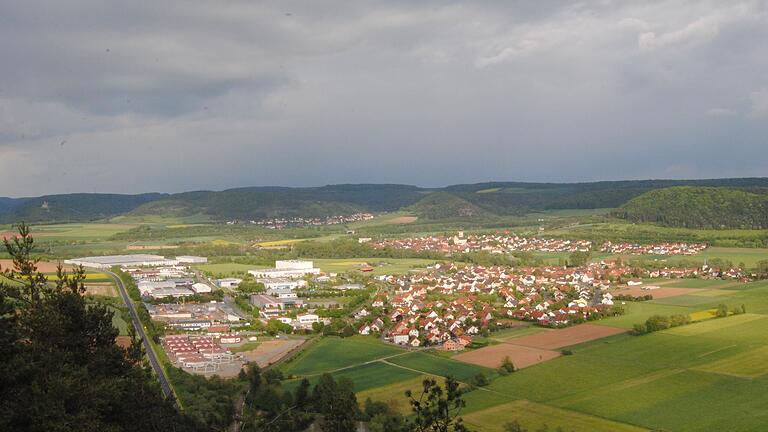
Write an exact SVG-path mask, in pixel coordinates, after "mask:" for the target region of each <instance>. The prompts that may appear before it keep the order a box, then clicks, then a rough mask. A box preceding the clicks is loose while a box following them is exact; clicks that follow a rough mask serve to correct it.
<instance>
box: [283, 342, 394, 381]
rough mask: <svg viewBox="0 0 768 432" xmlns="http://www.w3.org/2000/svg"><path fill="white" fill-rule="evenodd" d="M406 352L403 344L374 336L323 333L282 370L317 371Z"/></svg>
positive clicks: (319, 372) (327, 370)
mask: <svg viewBox="0 0 768 432" xmlns="http://www.w3.org/2000/svg"><path fill="white" fill-rule="evenodd" d="M404 352H405V350H403V349H401V348H397V347H394V346H391V345H385V344H382V343H381V342H379V341H378V340H377V339H374V338H372V337H365V336H353V337H350V338H344V339H341V338H337V337H324V338H322V339H321V340H319V341H318V342H317V343H315V344H313V345H312V346H310V347H309V348H307V350H306V351H304V352H303V353H301V355H300V356H299V357H298V358H296V359H294V360H292V361H291V362H290V363H287V364H286V365H285V366H284V367H283V370H284V371H285V372H286V373H289V374H294V375H316V374H321V373H323V372H331V371H334V370H337V369H340V368H345V367H350V366H355V365H359V364H362V363H365V362H370V361H374V360H376V359H380V358H383V357H389V356H393V355H397V354H401V353H404Z"/></svg>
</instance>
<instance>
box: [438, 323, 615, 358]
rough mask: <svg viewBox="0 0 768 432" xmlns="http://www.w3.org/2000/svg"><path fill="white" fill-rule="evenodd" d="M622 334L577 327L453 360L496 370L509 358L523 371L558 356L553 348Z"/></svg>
mask: <svg viewBox="0 0 768 432" xmlns="http://www.w3.org/2000/svg"><path fill="white" fill-rule="evenodd" d="M625 331H626V330H624V329H619V328H613V327H605V326H597V325H592V324H580V325H577V326H573V327H567V328H564V329H559V330H553V331H547V332H541V333H536V334H534V335H530V336H523V337H520V338H514V339H508V340H507V341H504V342H502V343H500V344H498V345H491V346H489V347H485V348H480V349H478V350H474V351H469V352H466V353H462V354H458V355H455V356H453V359H454V360H460V361H463V362H467V363H472V364H476V365H480V366H485V367H490V368H497V367H499V365H501V361H502V360H503V359H504V357H506V356H509V359H510V360H512V363H514V364H515V367H517V368H524V367H528V366H531V365H534V364H537V363H541V362H544V361H547V360H550V359H553V358H555V357H558V356H560V353H559V352H557V351H553V350H555V349H558V348H562V347H566V346H569V345H576V344H579V343H582V342H589V341H591V340H595V339H601V338H604V337H607V336H613V335H616V334H620V333H624V332H625Z"/></svg>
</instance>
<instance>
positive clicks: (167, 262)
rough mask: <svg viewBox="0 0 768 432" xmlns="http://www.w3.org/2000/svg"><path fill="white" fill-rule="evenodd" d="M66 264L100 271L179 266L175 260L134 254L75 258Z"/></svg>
mask: <svg viewBox="0 0 768 432" xmlns="http://www.w3.org/2000/svg"><path fill="white" fill-rule="evenodd" d="M64 264H69V265H75V266H78V265H81V266H83V267H93V268H99V269H108V268H110V267H112V266H119V267H159V266H174V265H176V264H178V261H176V260H175V259H168V258H166V257H164V256H160V255H149V254H133V255H105V256H94V257H83V258H73V259H68V260H64Z"/></svg>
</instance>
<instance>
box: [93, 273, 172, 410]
mask: <svg viewBox="0 0 768 432" xmlns="http://www.w3.org/2000/svg"><path fill="white" fill-rule="evenodd" d="M102 271H104V272H105V273H107V274H108V275H110V276H111V277H112V279H114V280H115V283H116V284H117V288H118V290H119V291H120V296H121V297H122V298H123V301H124V302H125V305H126V306H128V312H129V313H130V314H131V321H133V327H134V328H135V329H136V333H137V334H138V335H139V337H141V340H142V341H143V343H144V351H145V352H146V353H147V358H148V359H149V364H150V365H151V366H152V369H153V370H154V371H155V376H157V380H158V381H160V387H162V389H163V394H164V395H165V397H168V398H171V399H172V400H173V402H174V404H175V405H176V404H177V402H176V398H175V397H174V395H173V389H172V388H171V382H170V381H169V380H168V377H167V376H166V375H165V369H163V365H161V364H160V360H158V358H157V354H155V350H154V348H153V347H152V344H151V343H150V341H149V338H147V334H146V332H145V331H144V326H143V325H142V324H141V320H140V319H139V315H138V314H137V313H136V307H135V306H134V304H133V301H131V298H130V297H129V296H128V291H127V290H126V289H125V285H124V284H123V280H122V279H120V276H118V275H116V274H115V273H112V272H111V271H107V270H102Z"/></svg>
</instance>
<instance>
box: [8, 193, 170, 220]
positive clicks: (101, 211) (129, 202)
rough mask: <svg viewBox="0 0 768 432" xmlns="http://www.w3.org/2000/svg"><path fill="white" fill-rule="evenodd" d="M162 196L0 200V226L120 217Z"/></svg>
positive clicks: (98, 196)
mask: <svg viewBox="0 0 768 432" xmlns="http://www.w3.org/2000/svg"><path fill="white" fill-rule="evenodd" d="M164 196H166V194H159V193H146V194H139V195H120V194H86V193H77V194H66V195H46V196H41V197H36V198H17V199H7V198H6V199H3V200H0V201H2V202H0V222H2V223H9V222H18V221H26V222H54V221H55V222H74V221H88V220H95V219H103V218H108V217H112V216H117V215H121V214H124V213H127V212H130V211H131V210H133V209H135V208H137V207H139V206H140V205H142V204H144V203H147V202H151V201H155V200H158V199H161V198H163V197H164Z"/></svg>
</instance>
